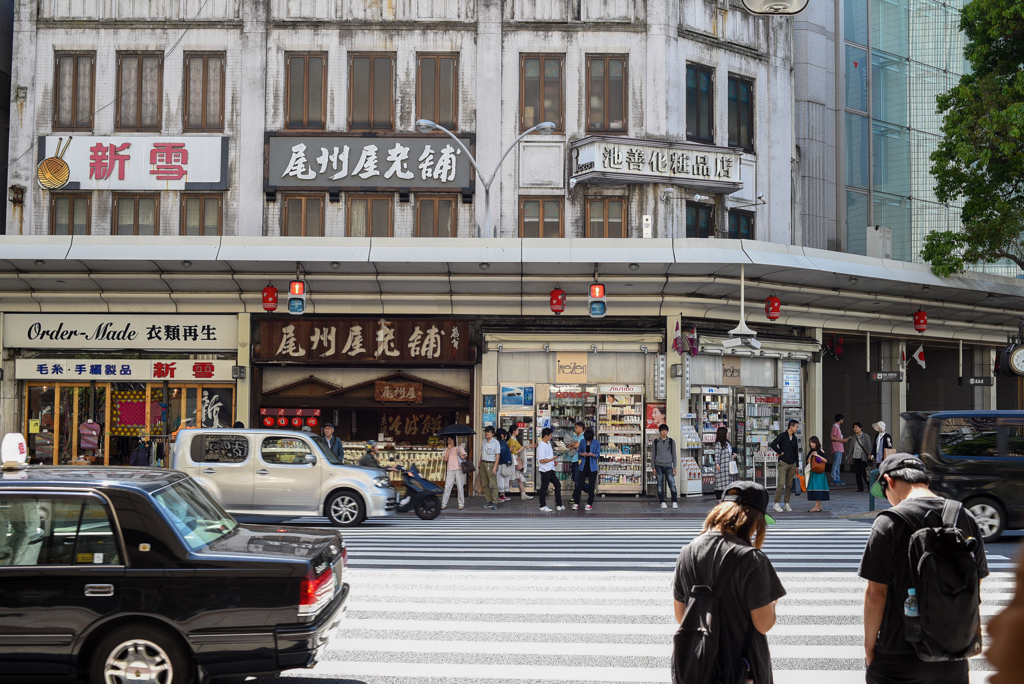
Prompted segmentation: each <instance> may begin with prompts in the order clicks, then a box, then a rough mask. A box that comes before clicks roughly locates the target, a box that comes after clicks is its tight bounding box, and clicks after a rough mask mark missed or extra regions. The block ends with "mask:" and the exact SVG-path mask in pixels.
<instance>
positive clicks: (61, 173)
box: [37, 135, 228, 190]
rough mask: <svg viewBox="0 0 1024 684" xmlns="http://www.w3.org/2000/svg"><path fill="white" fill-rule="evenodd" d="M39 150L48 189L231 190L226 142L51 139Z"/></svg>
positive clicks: (41, 172)
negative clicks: (59, 147)
mask: <svg viewBox="0 0 1024 684" xmlns="http://www.w3.org/2000/svg"><path fill="white" fill-rule="evenodd" d="M61 142H63V143H64V144H65V145H66V149H63V148H64V145H61V148H62V149H60V150H59V149H58V143H61ZM39 149H40V151H41V153H42V156H43V157H44V158H43V159H42V160H41V161H40V162H39V167H38V169H37V176H38V180H39V184H40V185H41V186H42V187H43V188H45V189H46V190H59V189H61V188H64V189H67V190H225V189H227V182H228V178H227V169H228V156H227V153H228V138H214V137H208V136H188V137H182V136H173V135H161V136H143V137H139V136H134V135H124V136H114V137H95V136H78V135H76V136H73V137H71V138H68V137H66V136H56V135H50V136H46V137H45V138H43V139H41V140H40V145H39Z"/></svg>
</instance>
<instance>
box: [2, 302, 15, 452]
mask: <svg viewBox="0 0 1024 684" xmlns="http://www.w3.org/2000/svg"><path fill="white" fill-rule="evenodd" d="M8 356H9V354H8V351H7V349H5V348H4V314H3V312H0V370H2V371H3V380H2V381H0V437H2V436H3V435H6V434H7V433H8V432H17V431H18V381H17V380H15V379H14V358H13V357H12V358H10V359H8V358H7V357H8Z"/></svg>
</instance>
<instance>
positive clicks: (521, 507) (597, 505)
mask: <svg viewBox="0 0 1024 684" xmlns="http://www.w3.org/2000/svg"><path fill="white" fill-rule="evenodd" d="M830 493H831V500H829V501H826V502H825V503H824V504H822V505H823V507H824V508H825V512H824V513H808V510H809V509H810V508H812V507H813V506H814V504H812V503H809V502H808V501H807V497H806V496H805V495H801V496H793V498H792V499H791V501H790V505H791V506H792V507H793V511H792V512H790V513H775V511H774V510H773V509H771V508H769V511H768V512H769V513H770V514H771V515H772V516H774V517H775V518H776V520H788V519H790V518H801V519H804V518H806V519H808V520H817V519H822V518H850V519H853V520H863V521H864V522H866V523H870V522H871V521H872V520H873V519H874V513H872V512H869V511H868V507H869V504H868V493H867V492H858V491H857V487H856V486H855V485H852V484H851V485H845V486H842V487H833V488H832V489H831V490H830ZM511 496H512V499H511V500H510V501H507V502H505V503H500V504H498V510H496V511H493V510H488V509H485V508H483V505H484V498H483V497H482V496H471V497H468V498H467V499H466V508H465V509H463V510H461V511H460V510H459V509H458V503H459V502H458V498H457V497H456V496H455V493H454V492H452V496H451V499H450V500H449V501H448V508H447V509H445V510H444V511H442V512H441V515H444V516H448V517H473V518H475V517H516V518H519V517H554V516H559V515H582V514H584V511H583V510H582V508H581V509H580V510H579V511H573V510H572V508H571V507H570V506H569V496H571V492H564V493H563V503H565V504H566V510H565V511H563V512H561V513H558V512H554V513H541V512H540V510H538V509H539V508H540V503H539V500H538V497H537V496H536V495H534V496H533V499H531V500H529V501H523V500H522V499H520V498H519V492H518V491H513V492H512V494H511ZM584 501H586V495H584ZM715 503H716V501H715V495H714V494H709V495H707V496H701V497H689V498H687V497H683V498H681V499H680V500H679V508H678V509H673V508H671V505H672V504H671V503H669V506H670V508H667V509H662V508H661V506H660V504H659V503H658V497H657V495H653V496H640V497H633V496H621V495H612V494H609V495H607V496H604V497H602V496H601V488H600V486H598V489H597V498H595V499H594V510H592V511H591V512H589V513H586V514H585V515H587V516H591V517H598V518H681V519H684V520H703V519H704V518H705V517H706V516H707V514H708V511H710V510H711V509H712V508H713V507H714V506H715ZM548 506H550V507H551V508H554V507H555V498H554V496H553V495H552V494H551V492H550V490H549V492H548ZM888 507H889V503H888V502H887V501H885V500H882V499H875V509H876V510H881V509H883V508H888Z"/></svg>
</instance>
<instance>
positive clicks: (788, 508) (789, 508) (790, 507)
mask: <svg viewBox="0 0 1024 684" xmlns="http://www.w3.org/2000/svg"><path fill="white" fill-rule="evenodd" d="M785 508H786V511H787V512H789V511H792V510H793V507H792V506H790V505H789V504H786V507H785Z"/></svg>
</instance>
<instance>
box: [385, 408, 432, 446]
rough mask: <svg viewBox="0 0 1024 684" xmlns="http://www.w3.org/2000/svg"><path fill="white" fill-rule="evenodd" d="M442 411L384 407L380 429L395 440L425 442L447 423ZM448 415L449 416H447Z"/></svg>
mask: <svg viewBox="0 0 1024 684" xmlns="http://www.w3.org/2000/svg"><path fill="white" fill-rule="evenodd" d="M445 413H446V412H444V411H438V410H435V411H424V410H422V409H385V410H382V411H381V412H380V429H379V430H378V432H380V433H383V434H384V436H385V437H393V438H394V439H395V441H405V442H414V443H415V442H426V441H427V438H429V437H433V436H434V435H436V434H437V433H438V432H440V431H441V428H443V427H444V426H445V425H447V424H448V423H447V422H445V415H444V414H445ZM449 417H450V416H449Z"/></svg>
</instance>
